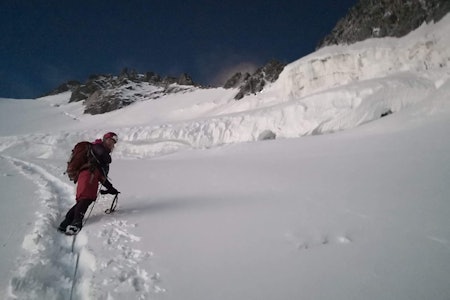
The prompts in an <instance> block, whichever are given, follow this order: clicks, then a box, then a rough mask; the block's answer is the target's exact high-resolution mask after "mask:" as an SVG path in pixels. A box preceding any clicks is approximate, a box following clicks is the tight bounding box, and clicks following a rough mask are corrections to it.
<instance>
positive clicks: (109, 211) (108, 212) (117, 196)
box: [105, 194, 119, 215]
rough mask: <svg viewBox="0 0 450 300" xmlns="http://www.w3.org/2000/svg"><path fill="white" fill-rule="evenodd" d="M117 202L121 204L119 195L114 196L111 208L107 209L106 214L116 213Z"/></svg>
mask: <svg viewBox="0 0 450 300" xmlns="http://www.w3.org/2000/svg"><path fill="white" fill-rule="evenodd" d="M117 202H119V194H116V195H115V196H114V199H113V201H112V203H111V207H110V208H108V209H106V210H105V213H106V214H108V215H109V214H110V213H112V212H114V211H115V210H116V206H117Z"/></svg>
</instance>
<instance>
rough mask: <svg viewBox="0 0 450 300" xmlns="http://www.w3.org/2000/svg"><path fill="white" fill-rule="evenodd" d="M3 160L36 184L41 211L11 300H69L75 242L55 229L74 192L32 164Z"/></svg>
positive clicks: (12, 283)
mask: <svg viewBox="0 0 450 300" xmlns="http://www.w3.org/2000/svg"><path fill="white" fill-rule="evenodd" d="M2 157H4V158H5V159H7V160H9V161H10V162H11V163H12V164H13V165H14V166H15V167H16V168H17V169H18V170H19V172H20V173H21V174H23V175H24V176H25V177H26V178H28V179H30V180H31V181H33V183H35V184H36V186H37V192H36V194H37V198H38V199H37V200H38V201H39V202H40V207H41V209H39V210H38V211H37V212H36V213H35V214H36V221H35V224H34V228H33V230H32V232H31V233H29V234H28V235H26V236H25V237H24V240H23V243H22V248H23V249H24V250H25V254H24V255H22V256H21V257H19V258H18V269H17V271H16V272H15V275H14V276H13V277H12V279H11V281H10V286H9V295H8V299H68V298H69V296H70V290H71V287H72V276H73V273H74V265H75V256H74V254H73V253H72V252H71V244H72V239H69V238H67V237H66V236H64V235H61V234H60V233H59V232H57V231H56V227H57V225H58V222H59V221H60V219H61V211H62V208H63V207H65V206H64V202H68V201H69V199H70V198H72V194H73V191H72V188H71V187H70V186H68V185H67V184H65V183H63V182H62V181H60V180H59V179H58V178H56V177H54V176H53V175H51V174H50V173H48V172H47V171H45V170H44V169H43V168H41V167H39V166H37V165H35V164H33V163H30V162H26V161H23V160H19V159H16V158H12V157H8V156H2ZM80 250H81V249H80Z"/></svg>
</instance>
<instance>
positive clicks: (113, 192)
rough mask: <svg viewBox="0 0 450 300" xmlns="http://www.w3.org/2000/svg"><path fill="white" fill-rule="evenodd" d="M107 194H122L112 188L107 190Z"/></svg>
mask: <svg viewBox="0 0 450 300" xmlns="http://www.w3.org/2000/svg"><path fill="white" fill-rule="evenodd" d="M107 192H108V193H109V194H111V195H117V194H119V193H120V192H119V191H118V190H116V189H115V188H114V187H111V188H110V189H108V190H107Z"/></svg>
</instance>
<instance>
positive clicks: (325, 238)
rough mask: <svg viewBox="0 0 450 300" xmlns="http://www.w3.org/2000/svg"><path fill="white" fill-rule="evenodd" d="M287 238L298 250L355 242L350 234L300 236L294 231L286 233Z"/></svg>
mask: <svg viewBox="0 0 450 300" xmlns="http://www.w3.org/2000/svg"><path fill="white" fill-rule="evenodd" d="M285 239H286V241H287V242H288V243H290V244H292V245H294V247H295V249H296V250H308V249H313V248H318V247H323V246H330V245H345V244H350V243H352V242H353V240H352V238H351V237H349V236H348V235H336V236H334V235H333V236H332V235H326V234H324V235H317V236H307V237H304V236H299V235H296V234H293V233H286V234H285Z"/></svg>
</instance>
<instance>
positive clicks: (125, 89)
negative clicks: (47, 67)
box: [69, 69, 195, 114]
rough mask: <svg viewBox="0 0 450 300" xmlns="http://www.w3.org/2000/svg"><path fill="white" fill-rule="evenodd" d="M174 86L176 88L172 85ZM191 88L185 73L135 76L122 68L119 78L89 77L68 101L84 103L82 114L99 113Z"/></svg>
mask: <svg viewBox="0 0 450 300" xmlns="http://www.w3.org/2000/svg"><path fill="white" fill-rule="evenodd" d="M173 84H177V85H179V86H172V85H173ZM193 86H195V83H194V81H193V80H192V78H191V77H190V76H189V75H188V74H185V73H184V74H181V75H180V76H179V77H178V78H176V77H164V78H162V77H161V76H160V75H158V74H156V73H154V72H147V73H146V74H145V75H144V74H138V73H137V72H136V71H134V70H129V69H123V70H122V72H121V73H120V75H119V76H113V75H91V76H90V77H89V80H88V81H87V82H86V83H85V84H78V86H76V87H75V88H74V89H73V90H72V95H71V98H70V101H69V102H77V101H83V100H85V106H86V108H85V113H89V114H101V113H105V112H109V111H113V110H116V109H119V108H122V107H125V106H127V105H129V104H131V103H133V102H136V101H140V100H144V99H156V98H159V97H160V96H161V95H163V94H168V93H176V92H180V91H185V90H189V89H191V88H193Z"/></svg>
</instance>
